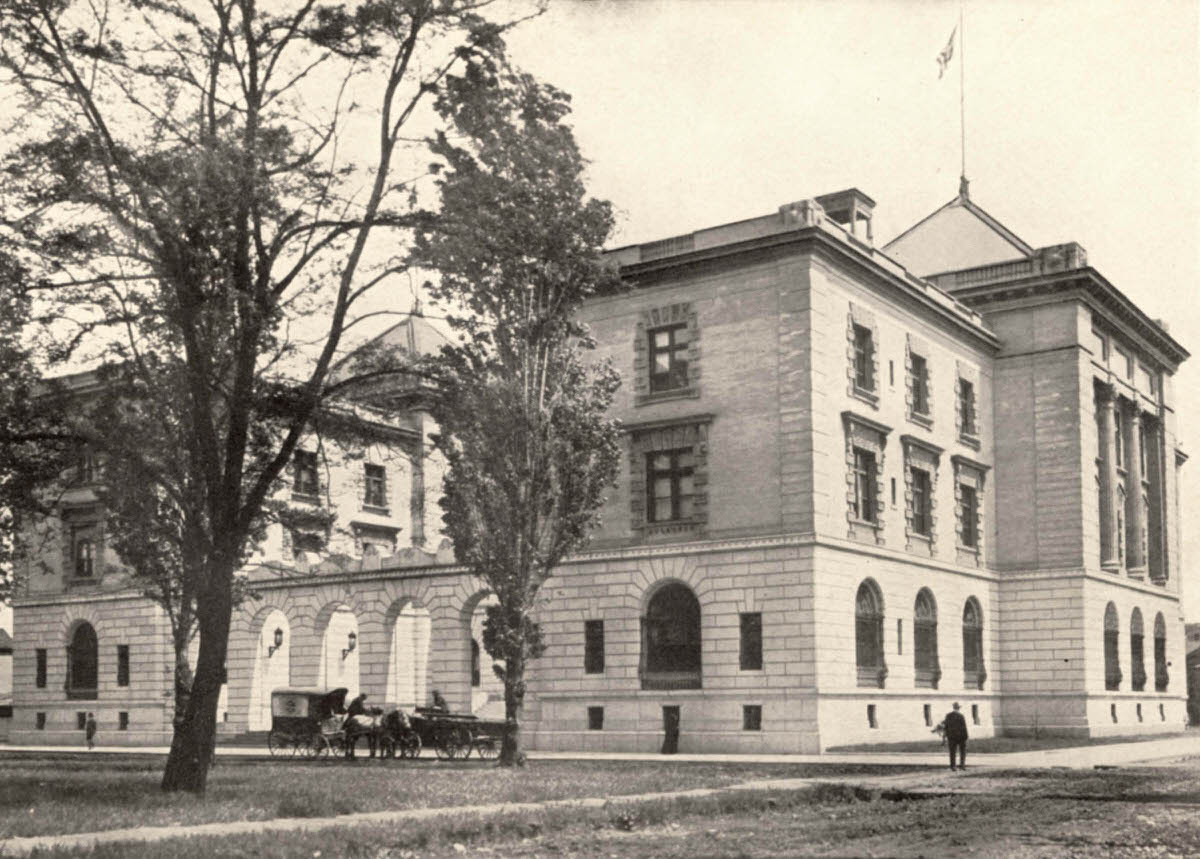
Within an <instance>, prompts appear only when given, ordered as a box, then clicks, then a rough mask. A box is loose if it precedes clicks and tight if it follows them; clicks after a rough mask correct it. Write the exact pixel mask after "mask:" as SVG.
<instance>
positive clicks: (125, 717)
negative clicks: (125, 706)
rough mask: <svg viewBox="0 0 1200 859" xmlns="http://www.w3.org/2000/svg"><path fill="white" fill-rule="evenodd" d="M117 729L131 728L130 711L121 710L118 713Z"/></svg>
mask: <svg viewBox="0 0 1200 859" xmlns="http://www.w3.org/2000/svg"><path fill="white" fill-rule="evenodd" d="M117 730H118V731H128V730H129V713H127V712H125V711H124V710H121V711H120V712H119V713H117Z"/></svg>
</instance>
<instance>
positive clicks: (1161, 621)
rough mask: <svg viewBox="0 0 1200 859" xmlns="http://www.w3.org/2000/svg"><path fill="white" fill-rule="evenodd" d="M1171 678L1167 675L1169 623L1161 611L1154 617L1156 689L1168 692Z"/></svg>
mask: <svg viewBox="0 0 1200 859" xmlns="http://www.w3.org/2000/svg"><path fill="white" fill-rule="evenodd" d="M1170 681H1171V678H1170V677H1169V676H1168V674H1167V621H1166V618H1164V617H1163V613H1162V612H1161V611H1160V612H1159V613H1158V614H1157V615H1155V617H1154V689H1155V691H1157V692H1166V691H1167V684H1168V683H1170Z"/></svg>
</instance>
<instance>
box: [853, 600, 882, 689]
mask: <svg viewBox="0 0 1200 859" xmlns="http://www.w3.org/2000/svg"><path fill="white" fill-rule="evenodd" d="M854 661H855V664H856V665H857V666H858V685H859V686H878V687H880V688H883V681H884V679H885V678H886V677H887V664H886V662H884V658H883V595H882V594H881V593H879V586H878V585H876V584H875V582H873V581H871V580H870V579H867V580H866V581H864V582H863V583H862V584H861V585H859V586H858V593H857V594H856V595H855V597H854Z"/></svg>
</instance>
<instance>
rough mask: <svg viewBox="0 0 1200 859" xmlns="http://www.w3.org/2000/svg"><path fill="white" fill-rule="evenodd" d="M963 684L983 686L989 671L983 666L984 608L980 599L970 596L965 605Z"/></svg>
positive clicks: (963, 617) (967, 686) (973, 686)
mask: <svg viewBox="0 0 1200 859" xmlns="http://www.w3.org/2000/svg"><path fill="white" fill-rule="evenodd" d="M962 643H963V685H964V686H965V687H966V688H977V689H982V688H983V682H984V681H985V680H986V679H987V672H986V671H985V670H984V668H983V610H982V609H981V608H980V607H979V602H978V600H976V599H975V597H970V598H969V599H968V600H967V602H966V604H965V605H964V606H963V616H962Z"/></svg>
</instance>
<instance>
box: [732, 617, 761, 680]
mask: <svg viewBox="0 0 1200 859" xmlns="http://www.w3.org/2000/svg"><path fill="white" fill-rule="evenodd" d="M741 623H742V636H741V648H740V650H739V656H738V666H739V667H740V668H741V669H742V670H743V671H761V670H762V667H763V660H762V613H761V612H757V611H755V612H743V613H742V615H741Z"/></svg>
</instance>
